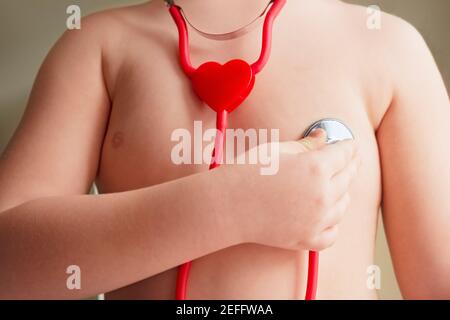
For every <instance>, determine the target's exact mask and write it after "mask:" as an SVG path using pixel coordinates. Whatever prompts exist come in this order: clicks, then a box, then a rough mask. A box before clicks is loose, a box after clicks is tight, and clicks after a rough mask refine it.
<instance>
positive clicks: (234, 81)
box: [192, 60, 255, 112]
mask: <svg viewBox="0 0 450 320" xmlns="http://www.w3.org/2000/svg"><path fill="white" fill-rule="evenodd" d="M254 84H255V76H254V75H253V71H252V68H251V66H250V65H249V64H248V63H247V62H245V61H243V60H231V61H229V62H227V63H226V64H224V65H221V64H219V63H217V62H207V63H205V64H202V65H201V66H200V67H199V68H198V69H197V70H196V71H195V72H194V74H193V75H192V85H193V87H194V91H195V93H196V94H197V95H198V96H199V98H200V99H201V100H202V101H203V102H205V103H206V104H207V105H208V106H210V107H211V108H212V109H213V110H215V111H216V112H221V111H224V110H226V111H228V112H232V111H233V110H234V109H236V108H237V107H238V106H240V105H241V103H242V102H243V101H244V100H245V99H246V98H247V97H248V96H249V94H250V92H251V91H252V89H253V86H254Z"/></svg>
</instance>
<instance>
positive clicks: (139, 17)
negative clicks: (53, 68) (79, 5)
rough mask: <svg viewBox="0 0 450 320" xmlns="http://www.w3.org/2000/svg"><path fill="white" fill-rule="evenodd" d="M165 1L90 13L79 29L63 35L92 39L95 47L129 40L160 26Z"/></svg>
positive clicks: (64, 36)
mask: <svg viewBox="0 0 450 320" xmlns="http://www.w3.org/2000/svg"><path fill="white" fill-rule="evenodd" d="M161 3H162V2H161ZM161 3H158V2H155V1H152V2H146V3H143V4H139V5H133V6H124V7H118V8H113V9H108V10H103V11H99V12H95V13H92V14H89V15H86V16H84V17H83V18H82V19H81V26H80V27H81V28H80V29H79V30H77V29H75V30H67V31H66V32H65V33H64V35H63V36H62V38H71V39H72V40H73V39H78V40H79V41H83V40H88V41H90V42H91V45H94V46H95V45H96V44H98V45H100V46H103V45H106V46H107V45H111V44H112V43H117V42H119V43H122V42H124V41H125V42H126V40H127V39H129V38H130V37H132V36H137V35H141V34H144V33H148V32H149V31H151V29H152V27H156V26H158V25H159V21H158V20H160V19H161V17H160V16H161V14H160V13H161V7H162V6H164V4H161Z"/></svg>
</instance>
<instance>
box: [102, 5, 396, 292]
mask: <svg viewBox="0 0 450 320" xmlns="http://www.w3.org/2000/svg"><path fill="white" fill-rule="evenodd" d="M106 14H110V15H111V16H112V18H117V19H119V20H120V19H122V20H123V21H121V28H120V29H117V30H115V29H114V27H112V29H111V39H108V40H107V41H106V42H107V43H108V46H109V47H107V49H106V50H105V52H104V57H105V65H104V66H105V79H106V83H107V86H108V89H109V91H110V94H111V97H112V100H113V101H112V109H111V116H110V122H109V126H108V130H107V134H106V137H105V142H104V146H103V152H102V158H101V162H100V170H99V175H98V179H97V184H98V186H99V188H100V190H101V192H103V193H107V192H118V191H124V190H130V189H136V188H140V187H145V186H150V185H154V184H159V183H163V182H166V181H170V180H173V179H178V178H181V177H184V176H187V175H190V174H193V173H196V172H200V171H205V170H207V169H208V165H207V164H204V165H181V166H177V165H175V164H173V163H172V161H171V151H172V148H173V147H174V145H175V142H173V141H171V134H172V132H173V131H174V130H175V129H178V128H186V129H188V130H189V131H192V130H193V126H194V121H195V120H197V121H202V122H203V128H204V129H206V128H213V127H214V125H215V114H214V112H213V111H212V110H210V109H209V108H207V107H205V106H203V105H202V104H201V103H200V101H199V100H198V99H197V98H196V96H195V95H194V94H193V92H192V90H191V87H190V83H189V81H188V79H187V78H186V77H185V75H184V74H183V73H182V71H181V69H180V67H179V64H178V55H177V33H176V28H175V26H174V25H173V23H172V21H171V19H170V16H169V14H168V13H167V12H165V10H164V7H163V4H162V1H160V3H158V1H156V3H155V2H154V3H151V4H145V5H142V6H138V7H130V8H125V9H119V10H117V11H112V12H111V13H106ZM350 17H351V18H350ZM366 17H367V16H366V15H365V11H363V10H361V9H357V8H355V7H347V5H344V4H342V3H340V2H337V1H336V2H335V1H316V2H314V1H305V2H303V1H298V2H297V1H288V4H287V5H286V8H285V9H284V11H283V12H282V14H281V16H280V17H279V19H278V20H277V22H276V25H275V29H274V43H273V50H272V56H271V59H270V62H269V64H268V65H267V67H266V68H265V69H264V71H263V72H262V73H261V74H259V75H258V76H257V79H256V85H255V89H254V91H253V93H252V94H251V96H250V97H249V99H248V100H247V101H246V102H245V103H244V104H243V105H242V106H241V108H239V109H238V110H237V111H235V112H234V113H233V114H232V115H231V117H230V121H229V126H230V128H242V129H245V130H246V129H249V128H255V129H260V128H268V129H272V128H274V129H279V130H280V139H281V140H282V141H286V140H297V139H299V138H300V137H301V135H302V133H303V132H304V130H305V129H306V128H307V127H308V126H309V125H310V124H311V123H313V122H314V121H316V120H319V119H322V118H330V117H331V118H339V119H341V120H343V121H344V122H345V123H346V124H347V125H348V126H349V127H350V128H351V129H352V131H353V133H354V134H355V136H356V137H357V139H358V140H359V141H360V145H361V155H362V157H363V164H364V165H363V167H362V168H361V171H360V173H359V177H358V178H357V181H356V183H355V184H354V186H353V187H352V190H351V195H352V204H351V206H350V209H349V211H348V213H347V215H346V218H345V219H344V222H343V223H342V225H341V227H340V236H339V238H338V241H337V242H336V243H335V245H334V246H333V247H331V248H330V249H328V250H326V251H324V252H322V253H321V255H320V273H319V275H320V276H319V292H318V298H321V299H328V298H332V299H333V298H337V299H339V298H365V299H371V298H376V292H375V291H374V290H371V289H370V288H368V287H367V278H368V276H369V275H368V274H367V269H368V267H369V266H371V265H372V264H373V263H374V260H373V258H374V257H373V255H374V241H375V235H376V227H377V218H378V211H379V205H380V195H381V190H380V189H381V187H380V186H381V183H380V168H379V167H380V165H379V158H378V148H377V140H376V136H375V131H376V128H377V126H378V124H379V122H380V121H381V119H382V116H383V114H384V112H385V110H386V108H387V106H388V104H389V97H388V94H386V92H388V91H389V90H388V89H389V88H387V85H385V83H384V81H383V70H382V69H380V67H379V64H380V62H379V61H377V59H374V58H376V57H377V56H376V53H375V52H369V49H370V48H371V46H368V45H367V44H368V43H370V41H371V40H370V37H375V36H374V35H372V33H373V32H377V31H371V30H368V29H367V26H366ZM350 20H351V22H350ZM260 37H261V36H260V29H256V30H254V31H252V32H251V33H250V34H247V35H246V36H244V37H242V38H239V39H236V40H232V41H229V42H224V43H217V42H211V41H207V40H204V39H202V38H199V37H198V36H196V35H192V37H191V38H192V39H191V40H192V41H191V42H192V43H191V48H192V61H193V64H194V65H196V66H198V65H199V64H201V63H202V62H204V61H208V60H216V61H219V62H225V61H227V60H230V59H233V58H242V59H245V60H247V61H252V60H255V59H256V58H257V56H258V53H259V49H260ZM372 46H374V45H372ZM371 62H372V63H371ZM330 161H333V159H330ZM306 187H307V186H306V185H304V184H303V182H302V181H299V182H298V188H306ZM224 192H226V190H224ZM245 192H248V196H249V197H251V196H252V194H251V190H246V191H245ZM186 214H187V215H189V210H188V209H187V210H186ZM242 214H245V212H243V213H242ZM199 232H201V230H199ZM180 236H181V237H182V236H183V235H180ZM167 249H168V250H170V244H168V245H167ZM306 270H307V254H306V252H302V253H296V252H292V251H284V250H279V249H274V248H269V247H263V246H258V245H250V244H248V245H240V246H237V247H233V248H228V249H226V250H222V251H220V252H216V253H213V254H211V255H208V256H205V257H203V258H201V259H199V260H196V261H195V262H194V263H193V268H192V271H191V277H190V281H189V289H188V297H189V298H191V299H197V298H207V299H222V298H224V299H272V298H273V299H301V298H303V296H304V292H305V285H306ZM176 274H177V270H176V268H175V269H172V270H167V271H166V272H163V273H161V274H159V275H157V276H154V277H152V278H149V279H146V280H144V281H141V282H139V283H137V284H134V285H131V286H129V287H126V288H123V289H120V290H117V291H115V292H112V293H109V294H107V298H123V299H127V298H129V299H172V298H174V294H175V279H176Z"/></svg>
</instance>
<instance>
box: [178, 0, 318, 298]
mask: <svg viewBox="0 0 450 320" xmlns="http://www.w3.org/2000/svg"><path fill="white" fill-rule="evenodd" d="M286 1H287V0H275V1H274V3H273V5H272V7H271V8H270V10H269V12H268V13H267V17H266V19H265V21H264V26H263V39H262V48H261V54H260V56H259V59H258V60H257V61H256V62H255V63H253V64H252V65H251V68H252V71H253V74H255V75H256V74H258V73H259V72H260V71H261V70H262V69H263V68H264V66H265V65H266V64H267V62H268V61H269V57H270V51H271V46H272V28H273V22H274V21H275V18H276V17H277V16H278V14H279V13H280V11H281V9H282V8H283V6H284V5H285V4H286ZM169 12H170V14H171V15H172V18H173V20H174V21H175V24H176V25H177V28H178V33H179V55H180V63H181V67H182V69H183V71H184V72H185V73H186V75H187V76H188V77H191V76H192V75H193V74H194V72H195V71H196V69H195V68H194V67H193V66H192V63H191V60H190V52H189V36H188V31H187V25H186V21H185V20H184V18H183V16H182V14H181V12H180V8H179V7H178V6H176V5H172V6H170V8H169ZM227 118H228V112H227V111H222V112H219V113H217V118H216V129H217V136H216V139H215V143H214V151H213V154H212V161H211V165H210V167H209V169H210V170H212V169H214V168H217V167H219V166H220V164H221V162H222V157H223V146H224V143H225V130H226V128H227ZM191 266H192V261H189V262H186V263H184V264H183V265H181V266H180V267H179V270H178V276H177V285H176V299H177V300H186V293H187V285H188V280H189V273H190V269H191ZM318 269H319V253H318V252H316V251H310V252H309V260H308V281H307V286H306V295H305V300H315V299H316V292H317V280H318Z"/></svg>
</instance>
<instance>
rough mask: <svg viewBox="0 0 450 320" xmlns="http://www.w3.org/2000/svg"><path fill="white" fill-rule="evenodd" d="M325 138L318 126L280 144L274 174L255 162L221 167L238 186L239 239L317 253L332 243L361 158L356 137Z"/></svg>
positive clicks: (235, 199) (237, 217)
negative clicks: (328, 141)
mask: <svg viewBox="0 0 450 320" xmlns="http://www.w3.org/2000/svg"><path fill="white" fill-rule="evenodd" d="M325 141H326V133H325V132H324V131H323V130H317V131H316V132H314V133H313V134H312V135H311V136H309V137H308V138H305V139H302V140H300V141H296V142H288V143H280V170H279V172H278V173H277V174H276V175H273V176H263V175H260V174H259V171H258V169H259V166H251V165H245V166H229V167H227V168H225V170H224V172H225V175H228V176H229V179H235V183H236V188H233V189H234V190H238V192H233V193H232V194H233V198H234V203H235V204H236V207H235V210H234V212H232V213H230V214H232V215H234V216H235V218H236V225H237V228H238V229H239V232H240V233H241V236H242V242H251V243H258V244H262V245H268V246H274V247H279V248H285V249H294V250H298V249H303V250H317V251H320V250H323V249H325V248H328V247H330V246H331V245H332V244H333V243H334V242H335V240H336V237H337V232H338V224H339V223H340V222H341V220H342V219H343V216H344V213H345V212H346V211H347V208H348V205H349V203H350V196H349V193H348V190H349V186H350V184H351V182H352V181H353V179H354V177H355V176H356V173H357V171H358V168H359V165H360V158H359V155H358V151H357V147H356V144H355V142H354V141H344V142H339V143H336V144H333V145H326V143H325ZM227 171H228V172H227Z"/></svg>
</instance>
